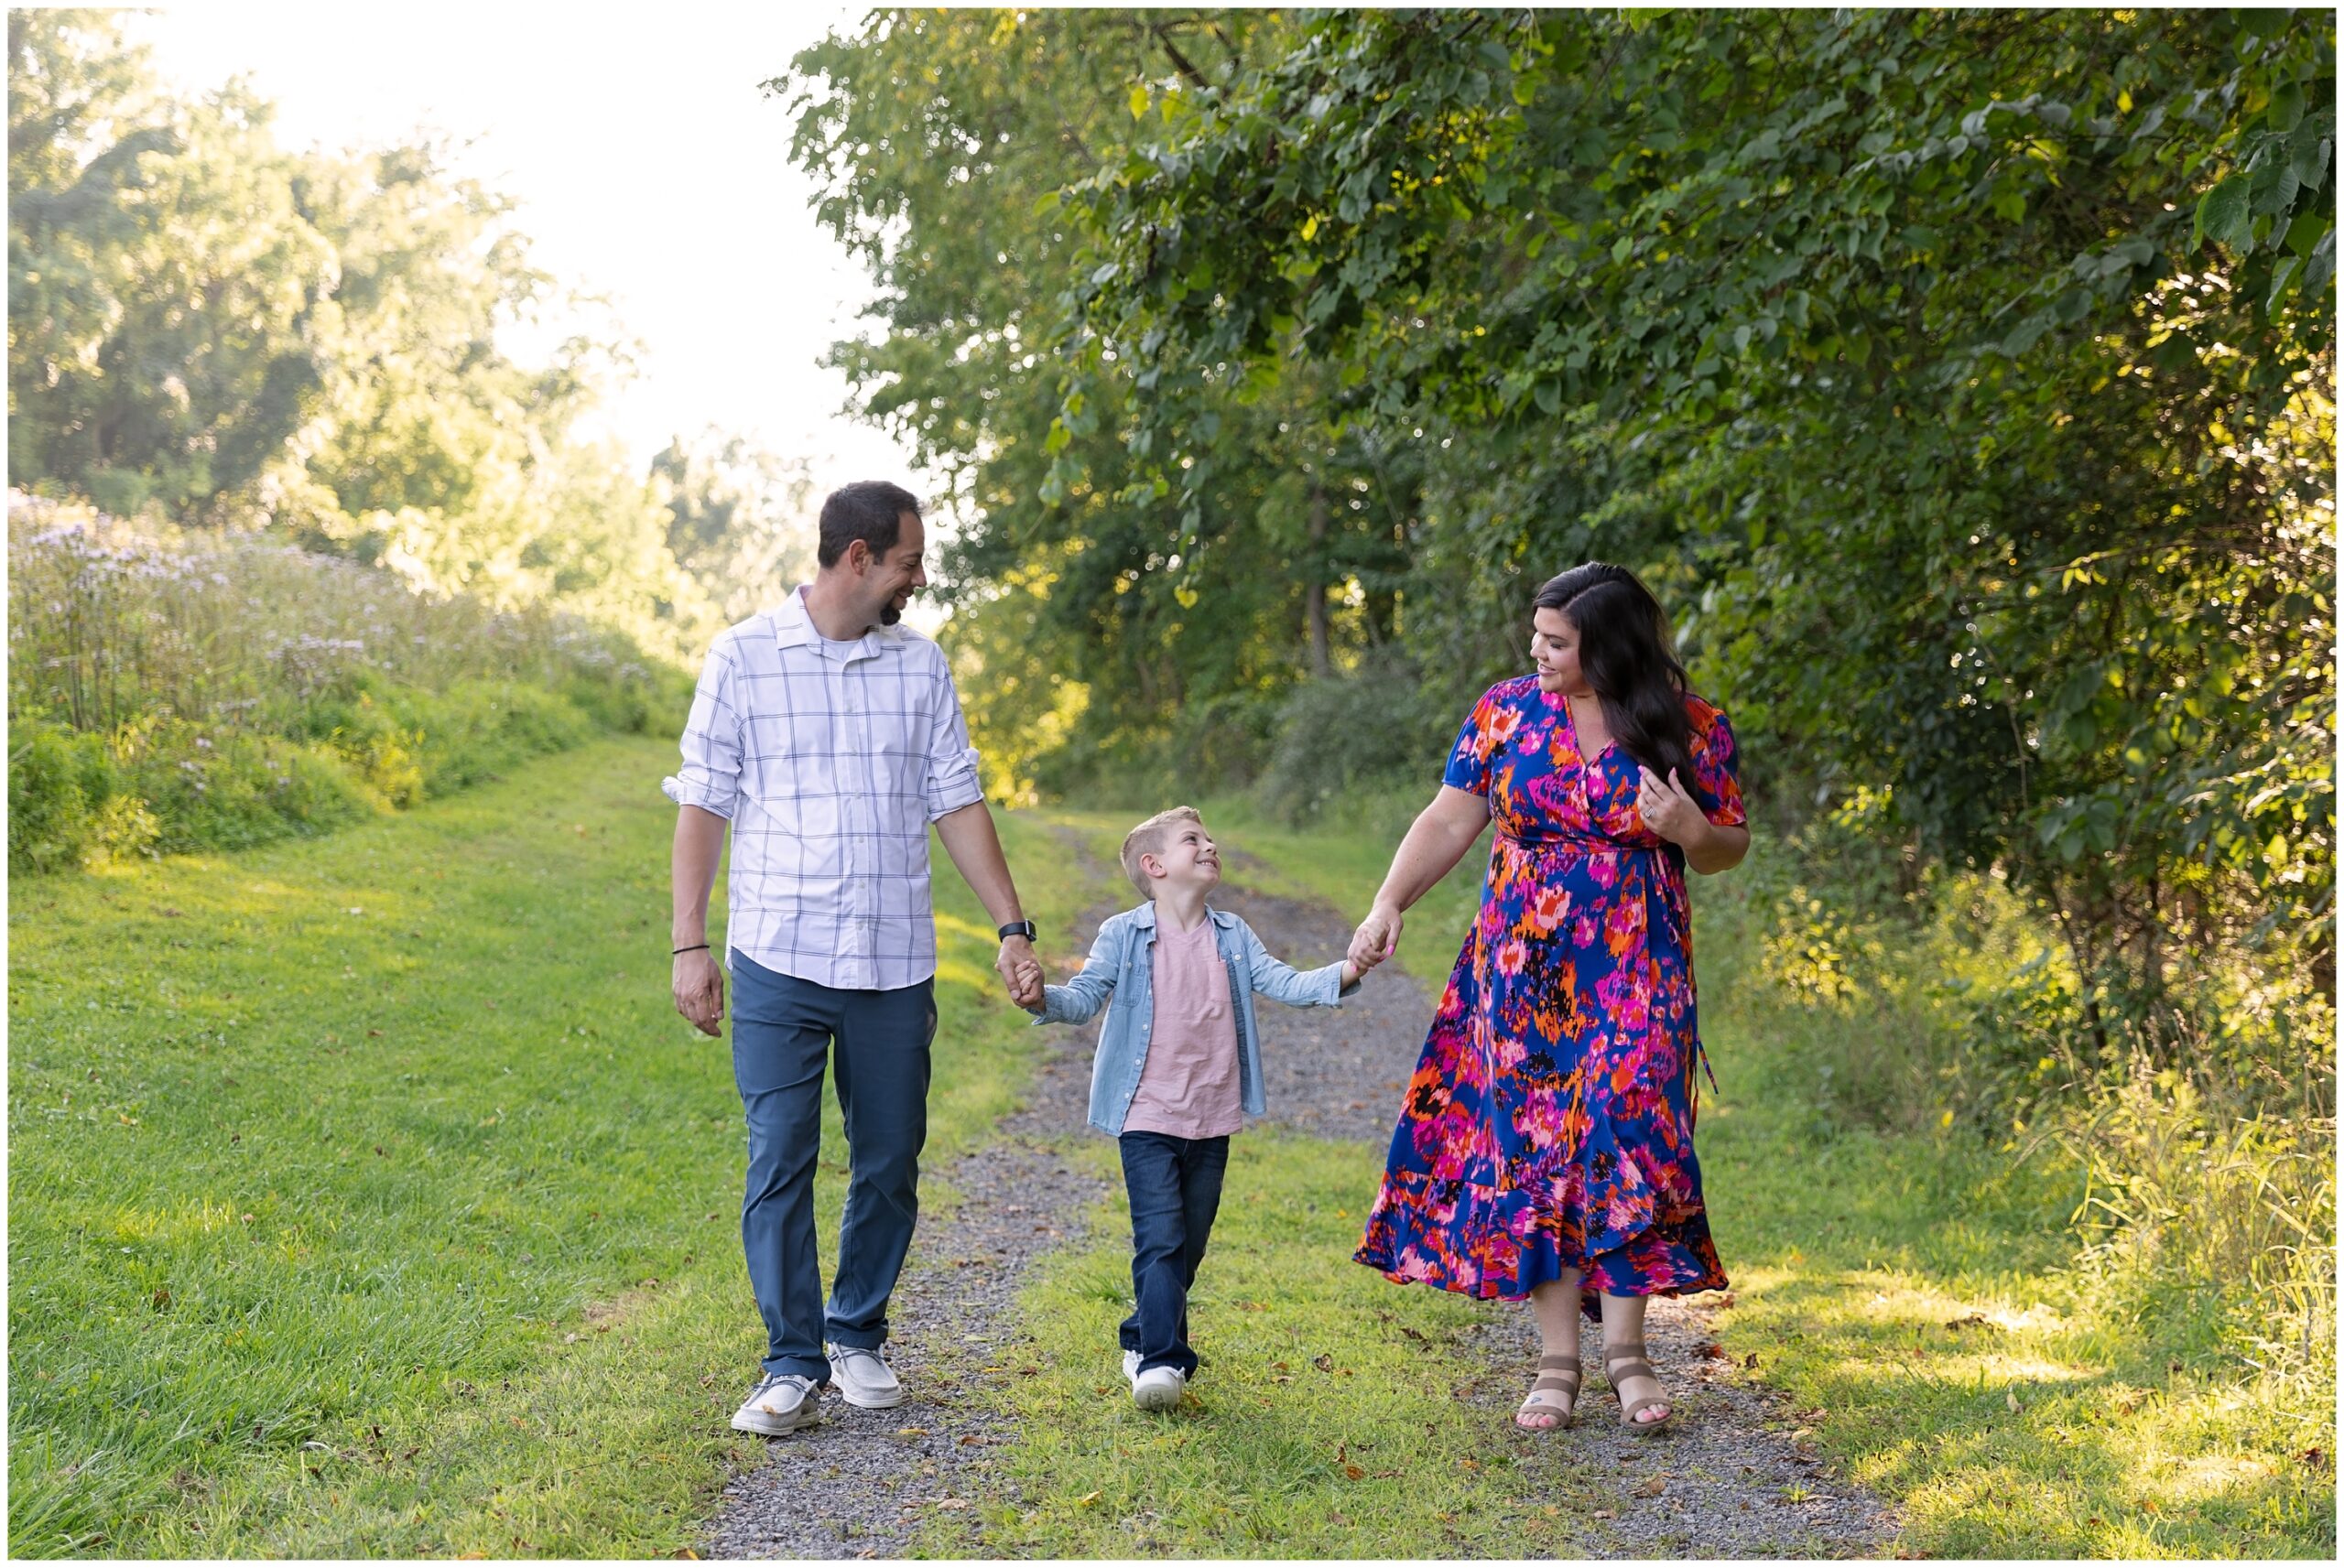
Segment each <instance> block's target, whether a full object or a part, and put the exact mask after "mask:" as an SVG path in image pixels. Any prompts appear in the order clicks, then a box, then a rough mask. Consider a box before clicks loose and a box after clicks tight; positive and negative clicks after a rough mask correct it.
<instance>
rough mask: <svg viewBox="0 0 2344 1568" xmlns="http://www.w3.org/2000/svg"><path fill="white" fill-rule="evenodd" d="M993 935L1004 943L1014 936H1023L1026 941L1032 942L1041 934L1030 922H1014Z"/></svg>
mask: <svg viewBox="0 0 2344 1568" xmlns="http://www.w3.org/2000/svg"><path fill="white" fill-rule="evenodd" d="M993 935H996V936H998V937H1000V938H1001V939H1002V940H1003V941H1004V942H1006V941H1008V940H1009V939H1010V938H1011V937H1012V936H1023V937H1024V938H1026V941H1028V942H1031V941H1032V940H1033V939H1034V938H1035V937H1036V936H1037V935H1041V934H1040V933H1039V932H1037V931H1036V930H1035V929H1034V923H1033V922H1032V921H1030V920H1013V921H1011V922H1010V923H1009V924H1008V925H1004V926H1003V927H1002V928H1001V929H1000V930H999V931H996V932H994V933H993Z"/></svg>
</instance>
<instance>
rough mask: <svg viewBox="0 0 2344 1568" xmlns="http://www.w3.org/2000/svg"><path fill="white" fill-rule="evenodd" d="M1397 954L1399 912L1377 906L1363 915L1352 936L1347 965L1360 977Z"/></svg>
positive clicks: (1398, 945) (1380, 905) (1383, 904)
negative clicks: (1358, 973)
mask: <svg viewBox="0 0 2344 1568" xmlns="http://www.w3.org/2000/svg"><path fill="white" fill-rule="evenodd" d="M1399 950H1400V912H1399V910H1398V909H1396V908H1394V906H1393V905H1391V904H1388V903H1379V904H1377V905H1376V906H1375V907H1374V908H1373V909H1371V910H1369V911H1368V912H1367V918H1366V919H1365V920H1362V921H1361V922H1360V926H1359V930H1358V931H1357V932H1355V933H1353V934H1352V936H1351V952H1350V954H1349V955H1348V957H1349V958H1350V960H1351V965H1352V967H1353V968H1356V969H1357V970H1358V971H1359V972H1360V973H1361V974H1362V975H1363V974H1365V973H1367V971H1368V970H1370V969H1372V968H1375V966H1376V965H1378V964H1380V963H1382V962H1384V959H1386V958H1388V957H1391V956H1392V955H1393V954H1394V953H1396V952H1398V951H1399Z"/></svg>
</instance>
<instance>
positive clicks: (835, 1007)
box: [732, 952, 936, 1382]
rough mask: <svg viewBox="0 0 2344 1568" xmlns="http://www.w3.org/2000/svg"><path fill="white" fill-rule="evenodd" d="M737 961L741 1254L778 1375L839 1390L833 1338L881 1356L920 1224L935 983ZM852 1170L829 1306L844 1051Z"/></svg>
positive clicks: (769, 1364)
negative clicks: (833, 1383)
mask: <svg viewBox="0 0 2344 1568" xmlns="http://www.w3.org/2000/svg"><path fill="white" fill-rule="evenodd" d="M732 958H733V1080H734V1082H735V1083H736V1084H737V1085H738V1086H739V1087H740V1090H741V1106H742V1108H743V1110H744V1111H745V1112H746V1113H747V1118H748V1123H749V1180H748V1190H747V1192H746V1193H745V1195H743V1200H742V1204H741V1245H742V1249H743V1251H744V1252H745V1253H746V1254H747V1255H748V1261H749V1285H750V1288H751V1290H753V1291H754V1292H755V1294H756V1298H757V1312H758V1314H759V1315H760V1316H762V1317H763V1318H764V1319H765V1370H766V1371H768V1372H794V1373H796V1374H798V1376H800V1377H805V1378H811V1379H814V1380H815V1381H816V1382H823V1381H826V1380H827V1379H829V1378H830V1357H828V1356H826V1355H825V1354H824V1353H823V1350H822V1341H823V1339H824V1338H825V1337H828V1338H829V1339H830V1341H831V1342H832V1343H833V1344H838V1345H852V1346H860V1347H862V1348H863V1349H866V1350H876V1349H878V1348H879V1346H882V1345H884V1344H885V1343H886V1342H887V1298H888V1297H889V1296H890V1295H892V1294H893V1293H894V1292H895V1276H896V1275H897V1274H898V1273H900V1272H901V1271H902V1270H903V1266H904V1254H905V1252H906V1251H907V1250H908V1249H910V1247H911V1240H912V1227H913V1226H914V1224H915V1223H917V1220H918V1218H919V1152H920V1146H921V1145H922V1144H923V1143H925V1142H926V1141H928V1045H929V1044H930V1042H932V1041H933V1040H934V1039H935V1038H936V982H935V981H933V980H923V981H921V982H920V983H919V984H918V985H916V986H906V987H904V988H902V989H898V990H884V991H882V990H837V989H832V988H830V987H829V986H824V985H817V984H815V983H814V982H813V981H811V980H801V979H798V978H797V977H795V976H792V975H784V974H778V973H776V972H775V971H774V970H772V969H768V968H764V967H763V966H762V965H759V964H756V963H754V962H752V961H751V960H749V959H748V958H745V957H742V955H741V954H740V953H738V952H735V953H733V955H732ZM834 1045H835V1049H836V1060H837V1065H838V1077H839V1109H840V1110H841V1112H842V1113H843V1114H844V1116H845V1118H846V1144H847V1152H848V1160H849V1162H850V1165H851V1168H852V1173H851V1174H850V1175H849V1176H848V1178H847V1188H846V1214H845V1216H844V1218H843V1221H842V1223H841V1225H840V1227H839V1266H838V1274H837V1277H836V1278H835V1279H833V1280H832V1281H831V1283H830V1309H829V1311H828V1312H827V1313H826V1312H825V1311H824V1310H823V1307H822V1277H821V1274H820V1272H819V1267H818V1265H817V1264H816V1262H815V1258H814V1162H815V1156H816V1154H817V1153H818V1152H819V1151H820V1148H821V1141H822V1069H823V1068H824V1066H825V1065H828V1064H829V1062H830V1058H831V1055H832V1050H833V1046H834Z"/></svg>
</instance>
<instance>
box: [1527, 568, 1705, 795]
mask: <svg viewBox="0 0 2344 1568" xmlns="http://www.w3.org/2000/svg"><path fill="white" fill-rule="evenodd" d="M1537 606H1538V608H1539V609H1541V610H1559V611H1562V612H1563V615H1564V618H1565V619H1566V620H1568V621H1569V622H1570V623H1571V625H1572V626H1573V627H1575V628H1576V629H1577V630H1578V632H1579V673H1580V674H1581V675H1583V676H1586V677H1587V684H1588V685H1590V686H1591V687H1594V688H1595V696H1596V698H1597V700H1598V701H1600V702H1601V703H1602V704H1603V721H1604V723H1606V724H1607V725H1609V726H1611V729H1612V739H1614V740H1616V741H1619V742H1620V749H1621V750H1622V751H1623V752H1627V753H1628V755H1630V756H1631V757H1633V758H1634V759H1635V760H1636V761H1637V762H1642V763H1643V764H1644V766H1645V767H1648V768H1650V769H1651V770H1652V771H1653V772H1654V773H1657V774H1659V775H1660V776H1661V777H1662V778H1664V779H1665V778H1666V777H1667V776H1668V772H1669V770H1670V769H1671V768H1674V769H1676V770H1677V783H1679V784H1683V785H1684V786H1685V787H1686V788H1687V789H1690V788H1692V787H1693V726H1692V721H1691V720H1690V719H1687V717H1686V715H1685V694H1686V692H1687V690H1689V689H1690V687H1689V685H1688V683H1687V680H1686V678H1685V666H1684V665H1680V664H1678V663H1677V649H1676V646H1675V644H1674V643H1672V642H1671V641H1670V639H1669V635H1668V617H1667V616H1666V615H1664V614H1662V613H1661V609H1660V600H1656V599H1655V598H1654V597H1653V596H1652V590H1651V589H1647V588H1646V587H1644V584H1643V583H1641V582H1638V581H1637V580H1636V574H1635V573H1633V572H1632V571H1630V570H1629V569H1628V568H1625V567H1615V566H1612V564H1611V563H1609V562H1608V561H1590V562H1588V563H1587V564H1586V565H1585V566H1583V567H1573V568H1571V569H1570V570H1568V571H1567V572H1565V573H1563V574H1562V575H1561V576H1560V577H1557V578H1549V579H1547V581H1546V586H1545V587H1544V588H1541V589H1539V590H1538V600H1537Z"/></svg>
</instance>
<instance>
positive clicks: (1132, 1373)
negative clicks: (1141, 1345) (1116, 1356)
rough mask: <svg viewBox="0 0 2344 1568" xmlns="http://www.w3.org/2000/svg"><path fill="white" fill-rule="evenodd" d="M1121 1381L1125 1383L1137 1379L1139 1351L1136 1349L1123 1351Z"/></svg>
mask: <svg viewBox="0 0 2344 1568" xmlns="http://www.w3.org/2000/svg"><path fill="white" fill-rule="evenodd" d="M1123 1381H1124V1382H1126V1383H1135V1382H1137V1381H1139V1352H1138V1351H1136V1350H1126V1351H1124V1352H1123Z"/></svg>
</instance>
